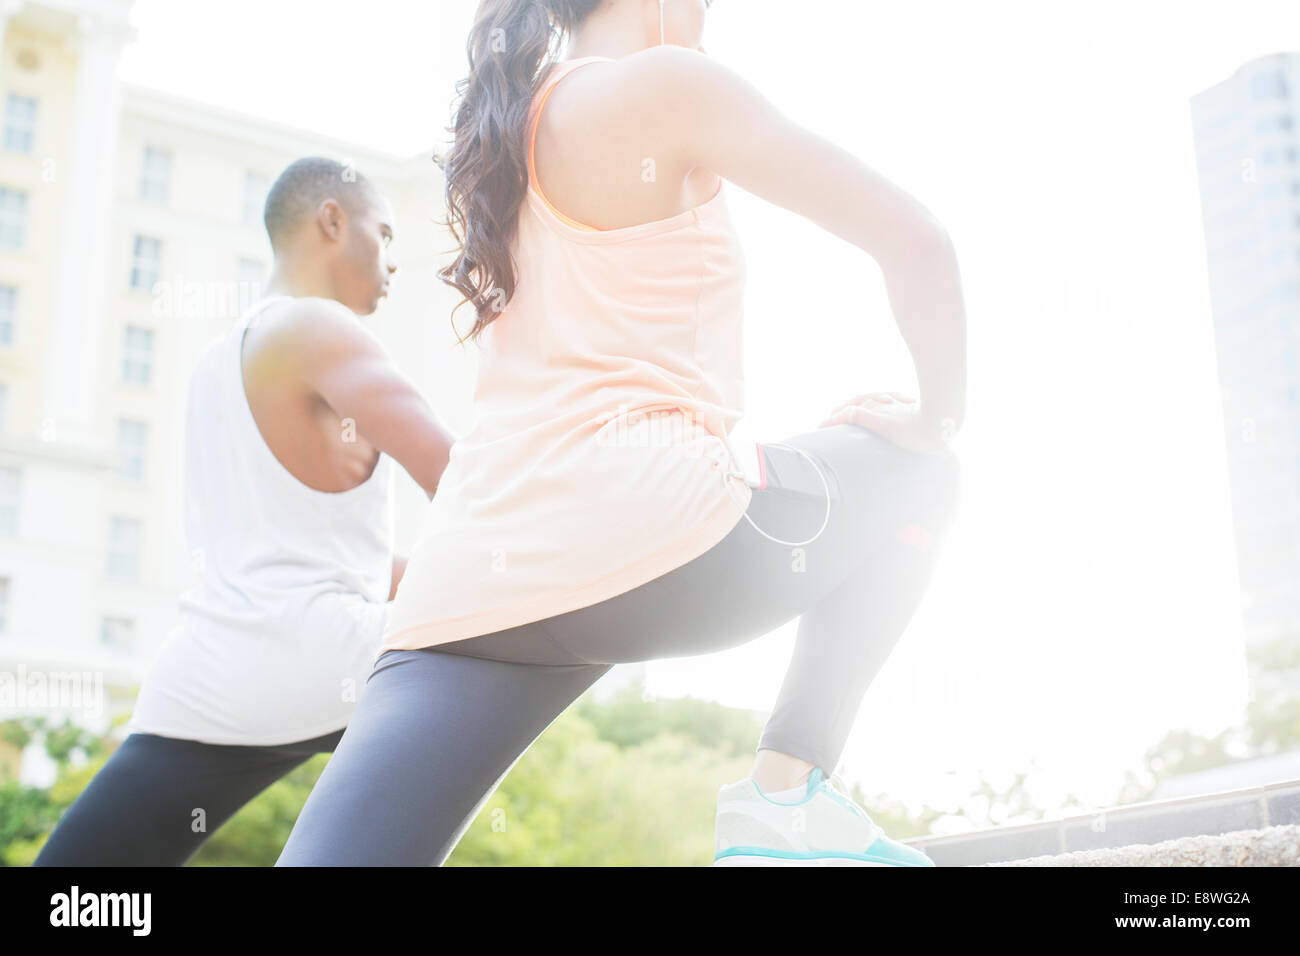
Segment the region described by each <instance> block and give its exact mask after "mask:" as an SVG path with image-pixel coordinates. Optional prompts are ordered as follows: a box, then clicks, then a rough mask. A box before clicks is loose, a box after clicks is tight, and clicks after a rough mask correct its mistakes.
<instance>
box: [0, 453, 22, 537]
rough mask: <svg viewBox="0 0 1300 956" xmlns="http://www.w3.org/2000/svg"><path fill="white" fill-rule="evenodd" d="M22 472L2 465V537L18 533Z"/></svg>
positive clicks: (0, 485)
mask: <svg viewBox="0 0 1300 956" xmlns="http://www.w3.org/2000/svg"><path fill="white" fill-rule="evenodd" d="M21 484H22V472H21V471H19V470H18V469H17V468H14V467H12V466H8V465H6V466H3V467H0V538H12V537H14V536H15V535H17V534H18V498H19V491H20V485H21Z"/></svg>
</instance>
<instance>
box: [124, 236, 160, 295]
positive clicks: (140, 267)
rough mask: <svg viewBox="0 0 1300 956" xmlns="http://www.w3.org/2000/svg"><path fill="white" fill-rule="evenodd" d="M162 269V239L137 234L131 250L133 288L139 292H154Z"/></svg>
mask: <svg viewBox="0 0 1300 956" xmlns="http://www.w3.org/2000/svg"><path fill="white" fill-rule="evenodd" d="M161 271H162V241H161V240H159V239H150V238H149V237H148V236H136V237H135V247H134V249H133V250H132V252H131V288H132V289H135V290H136V291H137V292H152V291H153V287H154V285H156V284H157V282H158V274H159V272H161Z"/></svg>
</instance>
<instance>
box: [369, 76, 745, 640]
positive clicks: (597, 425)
mask: <svg viewBox="0 0 1300 956" xmlns="http://www.w3.org/2000/svg"><path fill="white" fill-rule="evenodd" d="M605 59H606V58H603V57H588V58H585V59H579V60H571V61H568V62H563V63H559V64H556V65H555V66H554V67H552V69H551V71H550V73H549V75H548V76H547V78H546V80H545V81H544V82H543V84H542V86H541V87H540V88H539V89H538V91H537V94H536V96H535V98H534V105H533V109H532V121H531V126H530V142H529V186H528V191H527V198H526V200H525V202H524V204H523V206H522V208H521V210H520V216H519V229H518V233H517V235H516V237H515V240H514V244H513V246H512V252H513V254H514V258H515V262H516V265H517V274H518V285H517V289H516V292H515V295H514V297H513V298H512V299H511V301H510V302H509V304H508V305H507V306H506V308H505V309H504V310H503V311H502V312H501V314H500V315H498V316H497V318H496V319H495V320H494V321H493V322H492V323H491V324H490V325H489V326H488V327H487V329H486V330H485V333H484V336H483V338H482V340H481V343H480V344H481V345H482V346H483V351H482V353H481V355H480V363H479V376H478V382H477V385H476V388H475V394H474V404H475V411H476V418H475V422H474V425H473V427H472V428H471V429H470V431H469V432H468V433H467V434H466V435H465V436H464V437H462V438H461V439H459V440H458V441H457V442H456V443H455V444H454V445H453V446H452V449H451V456H450V461H449V462H448V465H447V469H446V472H445V473H444V474H443V477H442V480H441V482H440V484H439V487H438V491H437V494H436V495H435V496H434V498H433V500H432V501H430V502H429V505H428V509H427V511H426V512H425V517H424V523H423V527H422V531H421V534H420V536H419V539H418V542H417V544H416V545H415V547H414V548H413V550H412V553H411V555H410V561H409V563H408V565H407V569H406V573H405V575H404V577H403V579H402V582H401V585H400V586H399V588H398V592H397V596H396V598H395V600H394V602H393V605H392V608H391V613H390V615H389V618H388V625H387V630H386V632H385V635H384V640H383V650H389V649H411V648H420V647H430V646H433V645H437V644H445V643H447V642H450V641H458V640H462V639H465V638H470V637H475V636H478V635H482V634H489V633H492V632H495V631H500V630H504V629H506V628H510V627H515V626H518V625H522V624H528V623H531V622H533V621H537V620H542V619H544V618H548V617H552V616H554V615H557V614H562V613H564V612H566V611H572V610H576V609H578V608H582V607H587V606H589V605H591V604H595V603H598V602H600V601H604V600H606V599H608V598H612V597H615V596H616V595H619V594H622V593H623V592H625V591H629V590H631V589H632V588H635V587H637V586H639V585H641V584H644V583H646V582H648V581H651V580H653V579H654V578H657V577H659V576H661V575H663V574H666V573H667V572H669V571H671V570H673V569H675V568H677V567H680V566H681V565H683V564H685V563H687V562H688V561H690V560H692V559H693V558H696V557H698V556H699V555H701V554H703V553H704V552H705V551H707V550H708V549H709V548H711V547H712V546H713V545H715V544H716V543H718V542H719V541H721V540H722V538H724V537H725V536H726V535H727V533H728V532H729V531H731V529H732V528H733V527H735V526H736V524H737V523H739V521H740V520H741V517H742V514H743V512H744V510H745V509H746V508H747V507H748V505H749V502H750V496H751V495H752V489H751V488H750V487H749V485H748V484H747V483H746V482H745V481H744V479H743V477H740V476H739V475H737V474H729V472H730V471H731V468H732V458H731V456H730V453H729V449H728V445H727V436H728V434H729V432H730V431H731V429H732V427H733V426H734V425H735V423H736V422H737V421H739V419H740V417H741V415H742V410H743V399H744V396H743V392H744V379H743V369H742V325H741V322H742V313H743V288H744V273H745V266H744V256H743V252H742V250H741V247H740V243H739V241H738V239H737V237H736V233H735V230H734V228H733V226H732V222H731V218H730V215H729V213H728V210H727V206H726V203H725V199H724V197H723V194H722V190H721V189H719V191H718V193H717V194H715V196H714V197H713V198H712V199H710V200H709V201H708V202H706V203H704V204H703V205H701V206H697V207H696V208H694V209H690V210H687V211H685V212H683V213H680V214H678V215H675V216H672V217H670V218H668V219H662V220H658V221H655V222H648V223H643V224H640V225H635V226H629V227H626V228H621V229H610V230H598V229H592V228H590V227H588V226H584V225H582V224H581V223H577V222H574V221H573V220H571V219H569V218H567V217H566V216H564V215H563V214H561V213H560V212H559V211H558V210H556V209H555V208H554V207H552V206H551V204H550V203H549V202H548V201H547V199H546V198H545V197H544V196H543V195H542V192H541V189H540V187H539V184H538V181H537V178H536V172H535V170H534V169H533V164H532V140H533V139H535V137H536V131H537V119H538V117H539V116H540V114H541V109H542V107H543V106H544V105H545V102H546V100H547V98H548V97H549V96H550V93H551V91H552V90H554V88H555V86H556V84H557V83H559V82H560V81H561V80H562V79H563V78H564V77H566V76H568V75H569V74H571V73H572V72H573V71H574V70H577V69H579V68H580V67H583V66H586V65H588V64H590V63H595V62H602V61H604V60H605Z"/></svg>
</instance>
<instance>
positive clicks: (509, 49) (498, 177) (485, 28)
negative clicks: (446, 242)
mask: <svg viewBox="0 0 1300 956" xmlns="http://www.w3.org/2000/svg"><path fill="white" fill-rule="evenodd" d="M600 2H601V0H482V2H481V3H480V4H479V7H478V11H477V13H476V14H475V18H474V26H473V29H471V31H470V35H469V43H468V49H467V53H468V55H469V73H468V75H467V76H466V77H465V78H464V79H463V80H461V81H460V82H459V83H458V84H457V86H456V92H457V103H456V105H455V112H454V116H455V118H454V121H453V125H452V127H451V131H452V132H453V133H454V134H455V139H454V142H453V145H452V148H451V151H450V153H449V154H448V155H447V156H445V157H440V158H439V159H438V163H439V165H440V166H441V167H442V170H443V173H444V174H445V176H446V181H447V196H446V199H447V211H448V212H447V216H448V218H447V223H446V225H447V226H448V227H449V228H450V229H451V233H452V235H453V237H454V238H455V239H456V242H457V246H458V249H457V253H458V254H457V256H456V258H455V260H453V261H452V262H451V264H450V265H448V266H447V267H446V268H444V269H442V270H441V271H440V272H439V273H438V277H439V278H440V279H442V281H443V282H445V283H447V284H448V285H450V286H452V287H453V288H455V289H457V290H459V291H460V293H461V295H463V296H464V299H463V301H462V302H461V303H460V305H465V304H466V303H468V304H470V305H472V306H473V307H474V311H475V313H476V314H475V322H474V326H473V328H471V329H470V331H469V335H468V337H469V338H477V337H478V336H479V334H480V333H481V332H482V331H483V329H485V328H486V327H487V325H488V324H489V323H490V322H492V320H493V319H495V318H496V316H497V315H498V314H499V313H500V312H501V310H502V309H504V308H505V306H506V303H508V302H509V301H510V299H511V298H512V297H513V296H514V292H515V285H516V275H515V266H514V262H513V260H512V259H511V256H510V243H511V241H512V240H513V238H514V234H515V229H516V227H517V225H518V222H519V210H520V208H521V206H522V205H523V202H524V197H525V194H526V193H527V190H528V120H529V113H530V110H531V107H532V102H533V97H534V96H535V95H536V92H537V89H538V86H539V84H540V83H541V81H542V79H543V77H544V76H545V73H546V70H547V69H548V68H549V67H550V66H551V64H552V63H554V62H555V59H556V57H558V55H559V53H560V46H561V44H562V43H563V42H564V40H565V38H566V37H567V36H568V35H569V34H570V33H572V32H573V31H574V30H575V29H576V28H577V27H578V26H580V25H581V24H582V22H583V21H584V20H586V18H587V17H588V16H589V15H590V14H591V13H592V11H594V10H595V9H596V7H598V6H599V5H600ZM460 305H458V306H457V307H456V308H457V309H459V308H460ZM453 328H454V324H453ZM457 338H458V340H459V341H462V342H463V341H464V338H461V337H460V336H459V335H458V336H457Z"/></svg>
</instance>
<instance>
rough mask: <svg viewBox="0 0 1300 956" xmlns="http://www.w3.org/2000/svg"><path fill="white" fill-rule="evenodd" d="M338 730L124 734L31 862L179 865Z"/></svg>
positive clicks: (329, 744)
mask: <svg viewBox="0 0 1300 956" xmlns="http://www.w3.org/2000/svg"><path fill="white" fill-rule="evenodd" d="M342 736H343V731H342V730H341V729H340V730H336V731H334V732H333V733H330V734H326V735H324V736H322V737H316V738H313V739H312V740H303V741H300V742H298V743H292V744H281V745H278V746H271V747H244V746H225V745H218V744H203V743H198V742H197V741H193V740H178V739H175V738H172V737H158V736H156V735H154V734H131V735H130V736H128V737H127V738H126V740H124V741H123V742H122V745H121V746H120V747H118V748H117V750H115V751H114V752H113V755H112V756H111V757H109V758H108V761H107V762H106V763H105V764H104V766H103V767H102V768H101V769H100V771H99V773H97V774H95V778H94V779H93V780H91V781H90V785H89V786H87V787H86V789H85V790H83V791H82V792H81V795H80V796H79V797H77V800H76V802H75V803H74V804H73V805H72V806H71V807H69V808H68V812H67V813H65V814H64V815H63V818H62V819H61V820H59V825H58V826H57V827H55V828H54V832H53V833H52V834H50V838H49V840H47V841H46V843H45V846H44V847H42V848H41V852H40V854H39V855H38V856H37V857H36V862H35V864H34V865H35V866H180V865H181V864H183V863H184V862H185V861H186V860H188V859H189V858H190V857H191V856H192V855H193V854H194V852H195V851H196V850H198V848H199V846H200V845H201V844H202V843H203V841H204V840H206V839H207V838H208V837H209V836H211V835H212V834H213V833H215V832H216V831H217V829H218V828H219V827H220V826H221V825H222V824H223V823H225V822H226V821H227V820H229V819H230V818H231V817H232V816H234V815H235V813H236V812H238V810H239V809H240V807H242V806H243V805H244V804H246V803H248V801H250V800H252V799H253V798H254V797H255V796H257V795H258V794H259V793H261V792H262V791H263V790H265V789H266V788H267V787H269V786H270V785H271V784H273V783H275V781H277V780H279V779H280V778H281V777H283V776H284V775H285V774H287V773H288V772H289V771H291V770H293V769H294V768H295V767H297V766H299V765H300V764H302V763H303V762H304V761H306V760H308V759H309V758H310V757H311V756H312V755H313V754H318V753H329V752H332V751H333V750H334V748H335V747H336V746H337V745H338V742H339V738H341V737H342Z"/></svg>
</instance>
